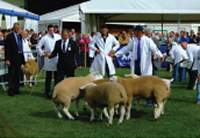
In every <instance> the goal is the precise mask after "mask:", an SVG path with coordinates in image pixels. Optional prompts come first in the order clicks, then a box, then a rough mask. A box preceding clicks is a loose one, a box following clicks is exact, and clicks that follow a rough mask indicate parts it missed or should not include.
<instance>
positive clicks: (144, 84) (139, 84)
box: [113, 76, 171, 120]
mask: <svg viewBox="0 0 200 138" xmlns="http://www.w3.org/2000/svg"><path fill="white" fill-rule="evenodd" d="M113 80H114V82H118V83H120V84H122V85H123V86H124V88H125V90H126V93H127V97H128V99H127V106H128V107H127V112H126V119H127V120H128V119H130V114H131V111H130V109H131V106H132V101H133V100H138V99H146V100H152V102H153V104H154V119H155V120H157V119H158V118H159V117H160V115H161V114H162V115H163V114H164V105H165V103H166V101H167V99H168V97H169V96H170V93H171V91H170V88H169V87H168V86H167V85H166V83H165V82H164V81H163V80H162V79H160V78H158V77H155V76H142V77H138V78H135V79H124V78H121V77H116V76H115V77H113ZM157 104H158V105H159V107H157Z"/></svg>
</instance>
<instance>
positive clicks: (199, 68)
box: [197, 50, 200, 76]
mask: <svg viewBox="0 0 200 138" xmlns="http://www.w3.org/2000/svg"><path fill="white" fill-rule="evenodd" d="M197 67H198V76H199V75H200V50H198V51H197Z"/></svg>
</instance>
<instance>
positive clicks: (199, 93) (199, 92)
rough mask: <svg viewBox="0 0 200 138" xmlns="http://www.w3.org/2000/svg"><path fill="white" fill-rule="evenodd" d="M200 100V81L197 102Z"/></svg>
mask: <svg viewBox="0 0 200 138" xmlns="http://www.w3.org/2000/svg"><path fill="white" fill-rule="evenodd" d="M198 102H200V83H199V81H198V84H197V103H198Z"/></svg>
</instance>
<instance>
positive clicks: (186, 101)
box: [167, 98, 195, 104]
mask: <svg viewBox="0 0 200 138" xmlns="http://www.w3.org/2000/svg"><path fill="white" fill-rule="evenodd" d="M167 101H173V102H181V103H190V104H194V103H195V102H194V101H189V100H188V99H180V98H169V99H168V100H167Z"/></svg>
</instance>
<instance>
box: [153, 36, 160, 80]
mask: <svg viewBox="0 0 200 138" xmlns="http://www.w3.org/2000/svg"><path fill="white" fill-rule="evenodd" d="M151 39H152V40H153V42H154V43H155V45H156V46H157V48H158V49H159V50H160V51H161V47H160V43H159V41H158V40H157V39H156V38H155V37H152V38H151ZM152 61H153V76H158V69H159V68H161V60H160V58H158V59H157V60H154V59H152Z"/></svg>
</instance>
